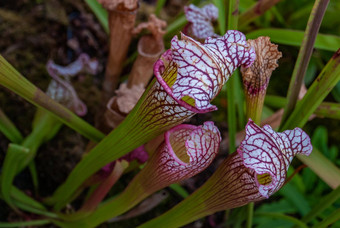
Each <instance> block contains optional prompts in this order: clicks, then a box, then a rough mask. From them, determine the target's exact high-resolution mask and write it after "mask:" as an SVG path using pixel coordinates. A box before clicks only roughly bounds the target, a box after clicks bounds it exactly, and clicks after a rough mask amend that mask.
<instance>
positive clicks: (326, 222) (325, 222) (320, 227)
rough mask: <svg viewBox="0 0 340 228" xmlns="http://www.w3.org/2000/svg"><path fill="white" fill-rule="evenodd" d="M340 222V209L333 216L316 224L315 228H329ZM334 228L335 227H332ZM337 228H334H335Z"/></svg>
mask: <svg viewBox="0 0 340 228" xmlns="http://www.w3.org/2000/svg"><path fill="white" fill-rule="evenodd" d="M339 220H340V208H339V209H337V210H335V211H334V212H333V213H332V214H330V215H329V216H328V217H327V218H325V219H324V220H323V221H322V222H320V223H318V224H316V225H315V226H314V227H315V228H324V227H329V225H331V224H333V223H335V222H336V221H339ZM332 227H333V226H332ZM335 227H336V226H334V228H335Z"/></svg>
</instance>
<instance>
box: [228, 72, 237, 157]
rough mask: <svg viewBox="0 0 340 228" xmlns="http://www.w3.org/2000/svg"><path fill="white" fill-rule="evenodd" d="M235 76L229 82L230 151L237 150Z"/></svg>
mask: <svg viewBox="0 0 340 228" xmlns="http://www.w3.org/2000/svg"><path fill="white" fill-rule="evenodd" d="M234 77H235V76H233V75H232V76H231V77H230V79H229V82H228V83H227V85H226V86H227V102H228V137H229V151H235V148H236V109H235V102H234V97H235V96H234V86H233V84H234Z"/></svg>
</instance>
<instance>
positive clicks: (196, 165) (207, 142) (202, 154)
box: [136, 121, 221, 191]
mask: <svg viewBox="0 0 340 228" xmlns="http://www.w3.org/2000/svg"><path fill="white" fill-rule="evenodd" d="M220 142H221V136H220V132H219V130H218V128H217V127H216V126H215V125H214V123H213V122H211V121H208V122H205V123H204V125H203V126H193V125H188V124H181V125H178V126H176V127H174V128H172V129H171V130H169V131H168V132H166V133H165V142H164V143H163V144H162V145H161V146H160V147H159V148H158V149H157V151H156V152H155V154H153V155H152V157H151V158H150V160H149V161H148V162H147V164H146V166H145V167H144V168H143V170H142V171H141V172H140V173H139V174H138V175H137V176H136V179H137V180H138V181H139V182H140V183H141V185H142V186H144V188H145V189H147V190H148V191H157V190H159V189H162V188H164V187H166V186H168V185H170V184H172V183H176V182H178V181H181V180H184V179H187V178H189V177H192V176H194V175H196V174H198V173H200V172H201V171H203V170H204V169H205V168H207V167H208V166H209V165H210V163H211V162H212V161H213V159H214V158H215V156H216V154H217V152H218V149H219V145H220ZM181 154H182V155H183V154H185V155H187V156H188V159H189V160H188V161H187V162H185V161H183V160H181V159H180V158H179V157H180V155H181Z"/></svg>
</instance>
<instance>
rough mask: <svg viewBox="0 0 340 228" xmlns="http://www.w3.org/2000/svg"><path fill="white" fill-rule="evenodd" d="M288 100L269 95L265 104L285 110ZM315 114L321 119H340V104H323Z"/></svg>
mask: <svg viewBox="0 0 340 228" xmlns="http://www.w3.org/2000/svg"><path fill="white" fill-rule="evenodd" d="M286 101H287V99H286V98H285V97H280V96H273V95H267V96H266V98H265V100H264V104H265V105H268V106H270V107H272V108H283V107H284V106H285V104H286ZM314 114H315V115H316V116H318V117H321V118H324V117H325V118H332V119H340V104H338V103H333V102H322V103H321V104H320V105H319V107H317V109H316V110H315V112H314Z"/></svg>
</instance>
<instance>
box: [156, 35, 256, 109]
mask: <svg viewBox="0 0 340 228" xmlns="http://www.w3.org/2000/svg"><path fill="white" fill-rule="evenodd" d="M181 38H182V39H181V40H178V38H177V36H175V37H174V38H173V39H172V41H171V50H168V51H166V52H165V53H164V54H163V55H162V56H161V58H160V59H159V60H158V61H157V62H156V63H155V66H154V72H155V76H156V77H157V80H158V81H159V83H160V84H161V85H162V86H163V88H164V89H165V90H166V92H167V93H169V94H170V95H171V97H172V98H173V99H175V100H176V101H177V102H178V103H180V104H181V105H182V106H184V107H186V108H188V109H189V110H191V111H193V112H196V113H204V112H209V111H213V110H216V109H217V108H216V107H215V106H213V105H211V104H210V101H211V100H212V99H213V98H214V97H215V96H216V95H217V94H218V93H219V91H220V90H221V88H222V86H223V84H224V83H225V82H226V81H227V80H228V79H229V77H230V76H231V74H232V73H233V72H234V71H235V70H236V68H237V67H239V66H241V65H244V66H245V67H249V66H250V65H251V64H252V63H253V62H254V60H255V52H254V49H253V48H251V47H249V46H248V45H247V43H246V38H245V36H244V35H243V34H242V33H241V32H239V31H235V30H229V31H228V32H227V33H226V34H225V35H224V36H223V37H220V38H216V39H215V38H208V39H207V40H206V42H205V43H204V44H201V43H199V42H197V41H195V40H193V39H192V38H190V37H188V36H185V35H184V34H182V37H181ZM176 73H177V78H176V80H175V81H173V80H172V81H170V82H169V81H167V80H166V74H176ZM164 75H165V76H164ZM184 98H186V100H188V98H189V100H190V99H193V100H194V104H189V103H188V102H186V101H184V100H183V99H184Z"/></svg>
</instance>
